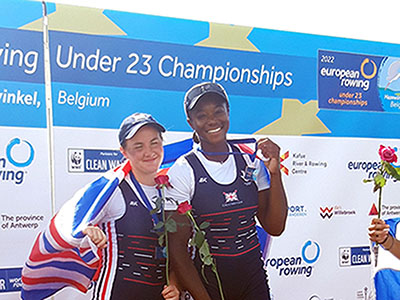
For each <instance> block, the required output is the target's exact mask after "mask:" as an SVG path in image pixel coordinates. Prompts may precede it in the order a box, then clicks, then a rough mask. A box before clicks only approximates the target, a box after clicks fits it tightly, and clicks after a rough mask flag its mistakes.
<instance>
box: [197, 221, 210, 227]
mask: <svg viewBox="0 0 400 300" xmlns="http://www.w3.org/2000/svg"><path fill="white" fill-rule="evenodd" d="M209 226H210V222H207V221H204V222H203V223H201V224H200V226H199V227H200V229H206V228H208V227H209Z"/></svg>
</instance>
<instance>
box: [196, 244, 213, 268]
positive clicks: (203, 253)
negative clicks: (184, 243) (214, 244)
mask: <svg viewBox="0 0 400 300" xmlns="http://www.w3.org/2000/svg"><path fill="white" fill-rule="evenodd" d="M199 254H200V258H201V260H202V262H203V263H204V264H206V265H207V266H209V265H211V264H212V263H213V260H212V256H211V253H210V248H209V247H208V244H207V243H203V245H202V246H201V247H200V248H199Z"/></svg>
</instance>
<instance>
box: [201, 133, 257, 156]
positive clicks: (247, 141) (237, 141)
mask: <svg viewBox="0 0 400 300" xmlns="http://www.w3.org/2000/svg"><path fill="white" fill-rule="evenodd" d="M227 142H228V144H230V145H234V144H253V143H254V144H256V148H255V150H254V153H253V154H251V153H246V152H239V151H228V152H207V151H204V150H203V149H201V148H199V149H198V151H199V152H201V153H203V154H205V155H248V156H249V157H250V159H251V161H252V162H254V160H255V159H256V153H257V141H256V139H254V138H248V139H234V140H228V141H227Z"/></svg>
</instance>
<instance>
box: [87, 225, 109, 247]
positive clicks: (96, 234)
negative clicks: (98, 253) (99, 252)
mask: <svg viewBox="0 0 400 300" xmlns="http://www.w3.org/2000/svg"><path fill="white" fill-rule="evenodd" d="M82 233H83V234H85V235H87V236H88V237H89V238H90V240H91V241H92V242H93V243H94V244H95V245H96V247H97V248H99V249H104V248H105V247H107V237H106V235H105V234H104V232H103V230H101V229H100V228H99V227H97V226H88V227H86V228H85V229H84V230H83V231H82Z"/></svg>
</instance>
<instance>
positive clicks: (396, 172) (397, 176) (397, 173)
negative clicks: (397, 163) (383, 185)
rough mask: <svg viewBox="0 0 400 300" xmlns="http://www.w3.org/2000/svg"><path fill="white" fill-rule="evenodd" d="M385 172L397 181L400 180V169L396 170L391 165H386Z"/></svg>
mask: <svg viewBox="0 0 400 300" xmlns="http://www.w3.org/2000/svg"><path fill="white" fill-rule="evenodd" d="M384 167H385V171H386V173H388V174H389V175H390V176H392V177H393V178H395V179H396V180H400V168H394V167H393V166H392V165H391V164H389V163H385V164H384Z"/></svg>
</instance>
